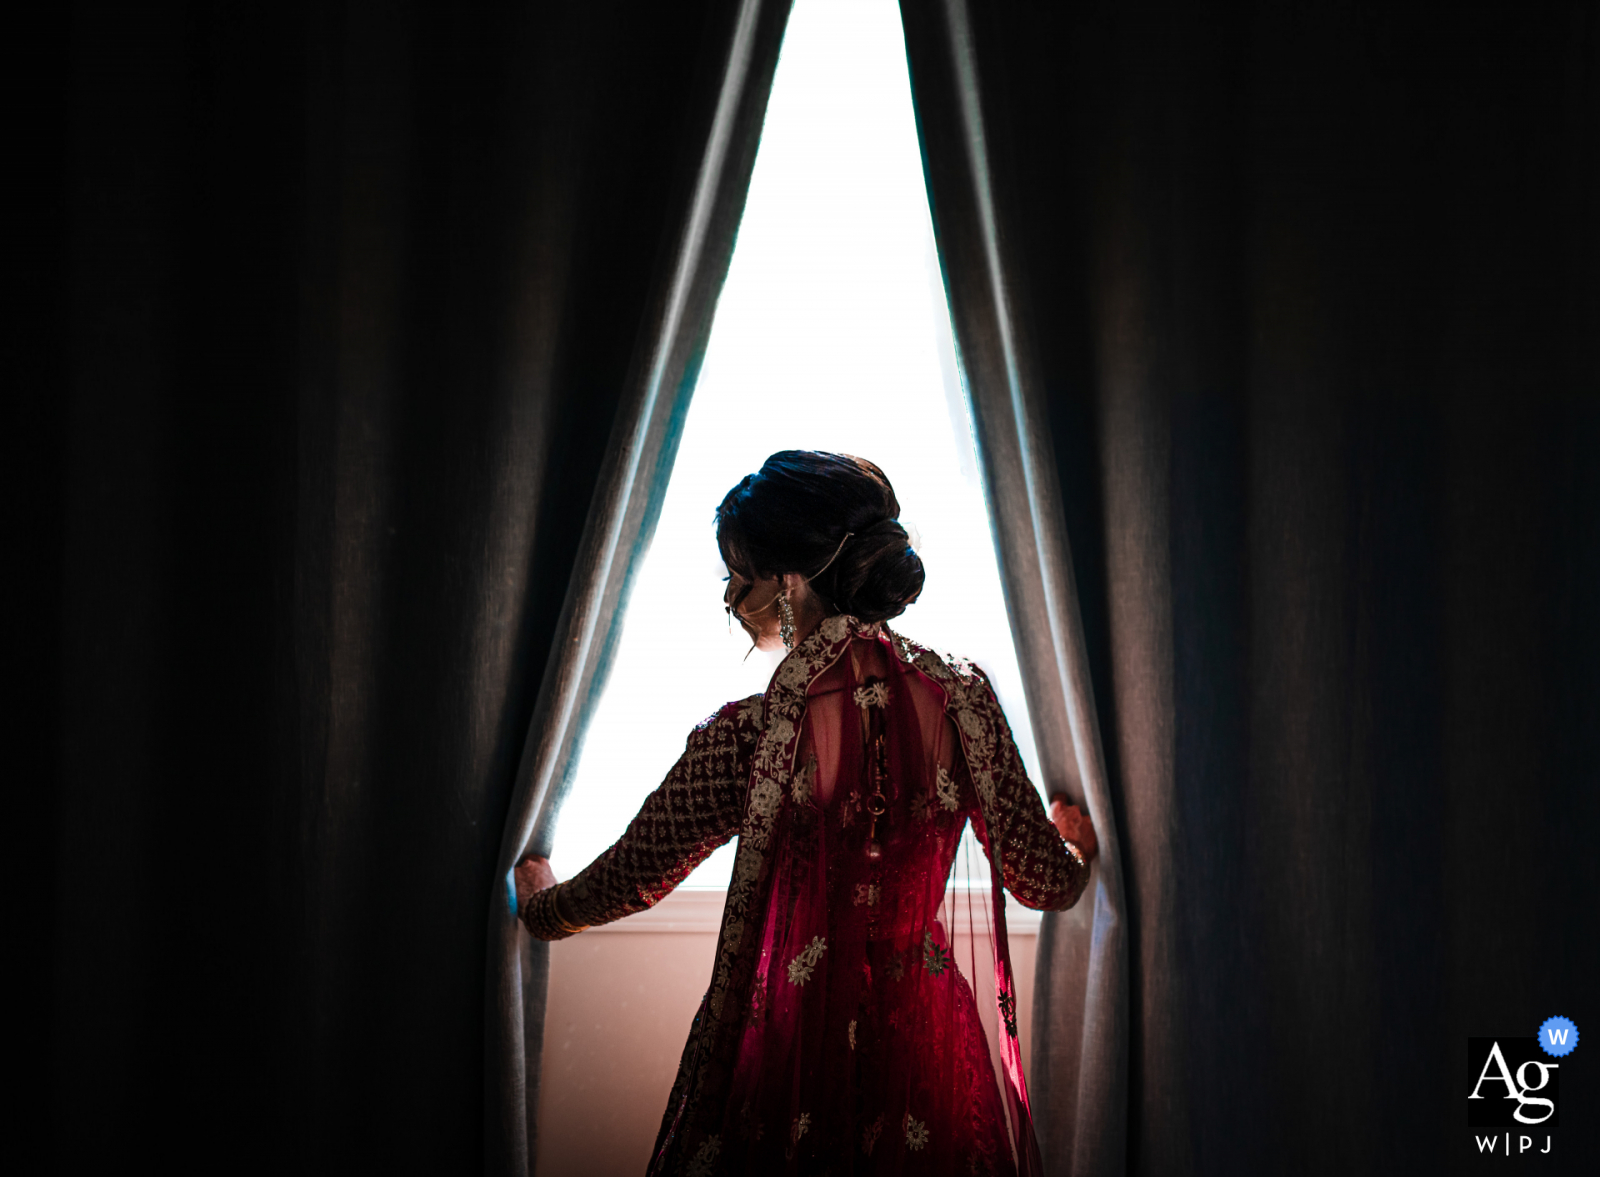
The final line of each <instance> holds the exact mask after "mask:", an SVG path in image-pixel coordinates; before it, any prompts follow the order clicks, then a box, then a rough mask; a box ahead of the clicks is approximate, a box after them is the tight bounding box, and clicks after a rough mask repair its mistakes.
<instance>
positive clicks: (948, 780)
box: [934, 764, 961, 813]
mask: <svg viewBox="0 0 1600 1177" xmlns="http://www.w3.org/2000/svg"><path fill="white" fill-rule="evenodd" d="M934 787H935V789H936V791H937V792H938V794H939V804H940V805H943V806H944V809H945V812H946V813H954V812H955V811H956V810H957V809H959V808H960V807H961V797H960V792H959V790H958V789H957V788H956V779H955V777H953V776H951V775H950V770H949V769H947V768H945V767H944V765H942V764H941V765H940V766H939V771H938V773H937V774H936V775H935V778H934Z"/></svg>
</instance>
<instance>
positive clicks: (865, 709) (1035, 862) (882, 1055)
mask: <svg viewBox="0 0 1600 1177" xmlns="http://www.w3.org/2000/svg"><path fill="white" fill-rule="evenodd" d="M899 513H900V507H899V503H898V502H897V501H896V499H895V495H894V491H893V489H892V488H891V487H890V485H889V481H888V479H887V478H885V477H884V474H883V471H881V470H880V469H878V467H877V466H875V465H873V464H872V463H871V462H868V461H864V460H863V459H860V458H853V457H849V456H847V455H842V454H828V453H813V452H808V451H797V450H787V451H784V452H782V453H777V454H774V455H772V457H770V458H768V459H767V461H766V463H765V464H764V465H763V466H762V467H761V469H760V471H758V472H757V473H755V474H752V475H749V476H748V477H746V478H744V479H743V480H741V481H740V483H739V484H738V485H737V486H735V487H734V488H733V489H732V490H731V491H729V492H728V495H727V497H726V498H724V499H723V501H722V505H721V506H720V507H718V508H717V515H716V527H717V543H718V546H719V548H720V549H721V552H722V557H723V560H724V561H725V562H726V564H727V567H728V571H729V576H728V588H727V592H726V594H725V596H724V600H723V603H724V605H725V606H726V607H727V609H728V611H729V612H730V613H731V614H732V615H733V616H734V617H736V618H737V619H738V621H739V624H740V625H741V626H743V627H744V629H745V631H746V632H747V633H748V634H749V635H750V637H751V639H752V640H753V641H754V643H755V644H756V645H757V646H759V647H761V648H763V649H772V648H776V646H777V645H778V644H779V643H781V644H782V645H783V646H784V647H785V648H787V649H788V651H789V653H788V655H787V657H785V658H784V660H783V661H782V663H780V664H779V666H778V668H777V671H776V672H775V673H774V674H773V677H772V680H771V682H770V683H769V685H768V687H767V691H766V694H765V695H754V696H751V697H750V698H748V699H744V700H742V701H739V702H735V703H729V704H728V705H727V706H725V707H723V708H722V709H721V710H719V711H718V712H717V713H716V714H714V715H713V716H711V718H710V719H708V720H706V721H705V722H704V723H702V724H701V725H700V726H699V727H697V728H696V729H695V730H694V731H693V732H691V733H690V734H689V740H688V745H687V747H686V748H685V750H684V753H683V756H682V758H681V759H680V760H679V761H678V762H677V764H676V765H674V766H673V768H672V771H671V772H669V773H668V774H667V778H666V780H665V781H664V782H663V783H662V785H661V787H660V788H658V789H657V790H656V791H655V792H654V793H652V794H651V795H650V797H649V798H648V799H647V800H646V801H645V803H644V806H643V808H642V809H640V811H639V814H638V816H637V817H635V818H634V819H633V822H632V823H631V824H630V825H629V826H628V829H627V832H626V833H624V834H623V836H622V837H621V838H620V839H619V840H618V841H617V843H616V844H615V845H614V846H612V847H611V848H610V849H609V850H607V851H606V852H605V853H604V854H602V855H601V856H600V857H599V858H598V859H596V860H595V861H594V862H593V863H592V864H591V865H589V866H588V867H587V868H585V869H584V870H583V871H581V872H580V873H579V874H578V875H577V876H576V877H575V878H573V879H571V880H569V881H567V882H565V883H556V881H555V877H554V875H553V874H552V873H551V870H550V866H549V863H548V862H547V861H546V860H544V859H537V858H529V859H525V860H524V861H523V862H522V863H520V864H519V865H518V867H517V870H516V879H517V897H518V900H519V902H520V904H521V912H522V920H523V923H524V924H525V925H526V926H527V929H528V931H529V932H530V933H531V934H532V935H534V936H537V937H539V938H541V939H544V940H558V939H561V938H563V937H566V936H571V935H573V934H575V933H577V932H580V931H582V930H583V929H584V928H585V927H587V926H590V925H593V924H602V923H606V922H609V921H611V920H616V919H621V918H622V917H623V916H626V915H630V914H632V913H634V912H638V911H643V910H644V909H645V908H647V907H650V906H652V905H653V904H655V903H656V902H658V901H659V900H660V899H661V898H662V897H663V896H665V895H666V894H667V893H668V892H669V891H671V890H672V889H673V888H674V887H676V886H677V885H678V884H679V883H680V882H682V881H683V880H684V878H685V877H687V876H688V874H689V872H690V871H691V870H693V869H694V868H695V866H696V865H697V864H698V863H699V862H700V861H701V860H702V859H704V858H705V857H706V856H707V855H708V854H710V853H711V852H712V851H713V850H715V849H716V848H717V847H718V846H720V845H722V844H723V843H725V842H727V841H728V840H729V839H731V838H733V837H735V836H737V837H738V838H739V846H738V853H737V857H736V859H735V863H734V869H733V880H732V882H731V884H730V885H729V888H728V900H727V906H726V909H725V910H724V912H723V917H722V931H721V935H720V937H719V939H718V943H717V954H716V962H715V965H714V968H713V972H712V979H711V986H710V988H709V989H708V990H707V992H706V995H705V997H704V999H703V1000H702V1001H701V1004H700V1010H699V1012H698V1014H697V1015H696V1016H695V1020H694V1023H693V1026H692V1027H691V1029H690V1031H689V1041H688V1044H687V1045H686V1046H685V1048H684V1052H683V1059H682V1061H681V1062H680V1063H679V1066H678V1076H677V1080H676V1082H675V1083H674V1084H673V1088H672V1095H671V1098H670V1099H669V1101H668V1104H667V1110H666V1114H665V1116H663V1118H662V1122H661V1131H660V1133H659V1135H658V1136H657V1138H656V1146H655V1152H654V1155H653V1158H652V1160H651V1164H650V1168H649V1173H650V1174H663V1175H665V1174H679V1173H683V1174H692V1175H696V1177H706V1175H710V1174H743V1173H763V1174H765V1173H779V1172H785V1173H795V1174H809V1173H818V1174H821V1173H830V1174H846V1173H857V1174H866V1173H900V1172H908V1173H909V1172H916V1173H939V1174H972V1173H990V1174H1002V1173H1004V1174H1009V1173H1023V1174H1029V1173H1037V1172H1039V1171H1040V1165H1039V1160H1038V1150H1037V1146H1036V1145H1035V1143H1034V1138H1033V1127H1032V1122H1031V1120H1030V1119H1029V1116H1028V1107H1027V1088H1026V1085H1025V1084H1024V1082H1023V1076H1022V1066H1021V1053H1020V1049H1019V1045H1018V1042H1017V1019H1016V986H1015V983H1014V980H1013V978H1012V975H1011V961H1010V954H1009V951H1008V949H1007V946H1006V935H1005V922H1004V913H1005V904H1004V897H1003V895H1002V893H1001V886H1002V885H1003V886H1004V887H1005V889H1007V890H1009V891H1010V892H1011V893H1012V894H1013V895H1014V896H1015V897H1016V898H1017V899H1018V900H1019V901H1020V902H1021V903H1023V904H1025V905H1027V906H1028V907H1033V908H1042V909H1045V910H1049V911H1059V910H1062V909H1065V908H1068V907H1071V906H1072V905H1073V903H1075V902H1076V901H1077V899H1078V896H1079V895H1080V894H1081V893H1082V891H1083V889H1084V885H1085V883H1086V881H1087V879H1088V873H1089V867H1088V864H1089V862H1090V860H1091V859H1092V858H1093V857H1094V854H1095V850H1096V842H1095V837H1094V831H1093V829H1092V828H1091V827H1090V825H1089V821H1088V819H1087V818H1086V817H1085V816H1083V815H1082V814H1080V813H1079V811H1078V810H1077V809H1076V807H1073V806H1069V805H1066V804H1065V802H1064V799H1062V798H1056V799H1055V800H1053V801H1052V802H1051V809H1050V816H1049V818H1048V819H1047V818H1046V815H1045V810H1044V807H1043V806H1042V805H1041V804H1040V801H1039V794H1038V793H1037V792H1036V791H1035V789H1034V787H1033V785H1032V784H1031V783H1030V782H1029V780H1028V778H1027V775H1026V773H1025V772H1024V770H1023V767H1022V762H1021V760H1020V759H1019V757H1018V755H1017V749H1016V745H1015V744H1014V743H1013V741H1012V738H1011V730H1010V728H1009V727H1008V726H1007V724H1006V719H1005V716H1004V715H1003V714H1002V713H1001V710H1000V705H999V703H998V702H997V701H996V700H995V696H994V692H993V691H992V690H991V689H990V686H989V683H988V680H987V679H986V678H985V677H984V675H983V672H982V671H980V670H978V669H977V668H976V667H974V666H972V665H971V664H969V663H966V662H964V661H962V660H960V659H955V658H949V657H945V656H941V655H938V654H935V653H933V652H932V651H931V650H929V649H927V648H925V647H923V646H920V645H918V644H917V643H915V642H913V641H910V640H909V639H907V638H905V637H903V636H902V635H900V634H899V633H896V632H894V631H892V630H891V629H890V628H889V626H888V624H887V623H888V621H889V620H890V619H891V618H893V617H896V616H898V615H899V614H900V613H901V612H902V611H903V610H904V609H905V607H906V606H907V605H908V604H910V603H911V602H912V601H914V600H916V598H917V596H918V594H919V593H920V592H921V591H922V582H923V571H922V561H921V560H920V559H919V558H918V557H917V554H916V553H915V552H914V551H913V550H912V549H911V547H910V544H909V542H908V540H907V537H906V532H905V529H904V528H903V527H902V526H901V525H900V524H899V522H898V521H897V519H898V516H899ZM969 821H970V822H971V823H972V826H973V830H974V832H975V833H976V835H977V837H978V840H979V842H980V843H981V844H982V845H983V848H984V850H985V851H986V852H987V855H988V859H989V863H990V874H991V880H992V882H993V883H994V887H993V892H992V903H991V905H990V907H989V908H988V909H986V910H985V911H984V915H983V918H985V919H992V921H993V930H992V937H991V938H992V942H993V945H994V951H993V956H994V962H993V963H994V969H995V974H994V975H995V989H996V1004H997V1014H998V1018H997V1021H996V1025H997V1034H998V1037H999V1039H1000V1042H999V1056H1000V1059H1001V1064H1002V1065H1001V1071H1002V1074H1003V1079H1004V1081H1003V1082H1000V1081H997V1078H996V1074H995V1070H994V1066H993V1064H992V1062H991V1060H990V1049H989V1044H988V1041H987V1039H986V1037H985V1034H984V1030H983V1027H982V1024H981V1022H980V1020H979V1017H978V1009H977V1004H976V1001H975V1000H974V997H973V993H972V989H971V988H970V986H969V984H968V978H967V977H965V976H963V974H962V973H961V971H960V969H959V968H957V967H956V962H955V960H954V959H953V953H952V946H951V929H950V928H949V927H947V926H946V920H945V919H944V918H941V915H940V908H941V904H942V902H943V900H944V896H945V881H946V879H947V878H948V877H949V875H950V871H951V866H952V864H953V861H954V857H955V852H956V847H957V843H958V841H959V839H960V836H961V831H962V828H963V827H964V826H965V825H966V823H967V822H969Z"/></svg>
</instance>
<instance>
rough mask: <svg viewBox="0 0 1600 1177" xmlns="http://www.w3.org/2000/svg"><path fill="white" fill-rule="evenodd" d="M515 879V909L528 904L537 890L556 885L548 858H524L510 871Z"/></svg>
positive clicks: (554, 874) (554, 875)
mask: <svg viewBox="0 0 1600 1177" xmlns="http://www.w3.org/2000/svg"><path fill="white" fill-rule="evenodd" d="M512 873H513V874H514V875H515V876H516V880H517V910H518V911H521V910H522V909H523V908H525V907H527V906H528V900H529V899H531V898H532V897H533V896H534V895H535V894H536V893H537V892H540V891H543V890H546V889H547V888H550V887H554V886H555V885H556V872H555V871H553V870H551V869H550V860H549V859H548V858H532V857H529V858H524V859H523V860H522V861H521V862H519V863H517V866H516V869H515V870H514V871H513V872H512Z"/></svg>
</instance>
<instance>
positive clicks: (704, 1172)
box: [685, 1136, 722, 1177]
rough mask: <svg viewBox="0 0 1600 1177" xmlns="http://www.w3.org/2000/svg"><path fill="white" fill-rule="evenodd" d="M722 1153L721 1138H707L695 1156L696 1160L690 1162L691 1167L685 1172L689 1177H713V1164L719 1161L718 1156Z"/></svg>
mask: <svg viewBox="0 0 1600 1177" xmlns="http://www.w3.org/2000/svg"><path fill="white" fill-rule="evenodd" d="M721 1151H722V1138H721V1137H719V1136H708V1137H706V1139H705V1142H704V1143H703V1144H701V1146H700V1149H699V1151H698V1152H696V1153H695V1154H694V1159H693V1160H692V1161H690V1162H689V1167H688V1168H687V1169H686V1170H685V1172H686V1173H688V1175H689V1177H711V1172H712V1168H713V1163H714V1162H715V1161H716V1159H717V1154H718V1153H719V1152H721Z"/></svg>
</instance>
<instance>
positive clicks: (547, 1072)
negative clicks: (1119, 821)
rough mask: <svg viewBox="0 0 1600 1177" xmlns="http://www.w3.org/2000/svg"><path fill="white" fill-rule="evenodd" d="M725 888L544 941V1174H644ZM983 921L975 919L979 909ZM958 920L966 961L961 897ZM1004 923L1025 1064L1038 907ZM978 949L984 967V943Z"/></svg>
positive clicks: (677, 895) (685, 895)
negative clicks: (547, 997)
mask: <svg viewBox="0 0 1600 1177" xmlns="http://www.w3.org/2000/svg"><path fill="white" fill-rule="evenodd" d="M724 898H725V895H724V893H723V892H721V891H691V890H679V891H676V892H674V893H673V894H671V895H669V896H667V898H666V899H664V900H662V902H661V903H660V904H659V905H657V906H656V907H655V908H653V909H652V910H650V911H647V912H644V913H642V914H640V915H636V916H632V917H630V918H629V919H626V920H621V921H619V922H618V923H615V924H608V925H606V926H605V927H603V928H591V929H590V930H589V931H587V932H583V933H581V934H579V935H577V936H574V937H572V938H571V939H569V940H562V941H560V942H559V943H556V944H552V945H551V946H550V1001H549V1007H548V1012H547V1014H546V1017H545V1032H544V1071H543V1081H542V1083H541V1085H540V1092H539V1158H538V1172H539V1174H540V1177H569V1175H578V1174H582V1175H584V1177H612V1175H613V1174H615V1175H618V1177H639V1174H642V1173H643V1172H644V1169H645V1166H646V1164H648V1163H649V1158H650V1146H651V1145H652V1144H653V1143H654V1142H655V1138H656V1131H657V1129H658V1128H659V1127H660V1125H661V1115H662V1113H663V1112H664V1111H665V1110H666V1104H667V1095H668V1093H669V1092H670V1091H671V1088H672V1080H673V1076H674V1075H675V1074H676V1073H677V1067H678V1055H679V1054H680V1052H681V1051H682V1050H683V1043H684V1040H685V1038H687V1037H688V1033H689V1023H690V1022H691V1021H692V1020H693V1019H694V1014H695V1010H696V1009H697V1008H698V1007H699V1005H700V997H701V995H702V994H703V993H704V992H705V988H706V985H707V984H708V983H709V981H710V979H711V958H712V954H713V953H714V952H715V951H716V941H717V927H718V921H719V918H720V916H721V914H722V904H723V900H724ZM974 898H975V899H976V898H977V897H976V896H974ZM978 921H979V927H980V928H981V926H982V924H981V921H982V915H981V914H979V915H978ZM955 922H956V925H957V935H956V938H955V950H956V958H957V960H959V961H962V962H965V961H966V960H967V959H968V948H967V939H966V937H965V936H964V935H963V934H962V932H961V929H963V928H964V927H965V923H966V917H965V906H964V905H963V907H962V912H961V915H960V916H959V917H958V918H957V920H956V921H955ZM1006 926H1007V928H1008V929H1009V931H1010V937H1011V960H1012V967H1013V969H1014V970H1015V972H1016V976H1017V987H1018V990H1019V992H1018V997H1019V999H1020V1001H1019V1005H1020V1006H1021V1007H1022V1016H1021V1019H1020V1025H1019V1026H1018V1030H1019V1031H1020V1034H1021V1037H1022V1051H1023V1062H1024V1067H1026V1066H1027V1064H1028V1061H1029V1055H1030V1053H1031V1052H1030V1048H1029V1041H1030V1030H1031V1024H1032V1014H1033V961H1034V948H1035V944H1036V941H1037V933H1038V916H1037V914H1036V913H1034V912H1029V911H1026V910H1025V909H1022V908H1019V907H1016V906H1015V905H1014V904H1013V905H1011V906H1009V907H1008V910H1007V916H1006ZM977 949H978V953H977V955H978V968H979V970H980V972H982V971H985V969H986V966H985V964H984V959H985V954H986V953H987V952H988V946H987V943H986V942H981V943H979V944H978V945H977ZM962 970H963V972H965V971H967V966H966V965H965V964H963V965H962ZM969 979H970V978H969ZM978 992H979V993H980V999H979V1008H980V1010H983V1011H985V1012H986V1013H987V1017H986V1019H985V1020H986V1021H987V1022H989V1023H990V1024H991V1025H992V1023H993V1018H994V1007H993V997H992V995H989V991H988V989H987V988H984V987H982V982H981V981H980V986H979V987H978Z"/></svg>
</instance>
